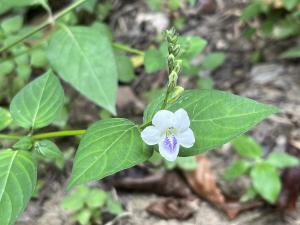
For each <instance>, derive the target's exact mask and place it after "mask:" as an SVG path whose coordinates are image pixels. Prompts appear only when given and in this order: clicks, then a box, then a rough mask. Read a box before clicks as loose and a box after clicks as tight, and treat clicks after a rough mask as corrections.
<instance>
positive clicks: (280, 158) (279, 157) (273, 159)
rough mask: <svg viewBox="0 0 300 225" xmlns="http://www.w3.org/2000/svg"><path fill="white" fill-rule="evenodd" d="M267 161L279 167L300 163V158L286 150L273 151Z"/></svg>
mask: <svg viewBox="0 0 300 225" xmlns="http://www.w3.org/2000/svg"><path fill="white" fill-rule="evenodd" d="M266 162H267V163H269V164H271V165H272V166H274V167H277V168H285V167H292V166H297V165H299V160H298V159H297V158H296V157H294V156H291V155H289V154H288V153H285V152H272V153H271V154H270V155H269V156H268V158H267V160H266Z"/></svg>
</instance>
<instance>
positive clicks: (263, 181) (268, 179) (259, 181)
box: [250, 163, 281, 203]
mask: <svg viewBox="0 0 300 225" xmlns="http://www.w3.org/2000/svg"><path fill="white" fill-rule="evenodd" d="M250 175H251V180H252V183H253V187H254V189H255V190H256V191H257V193H259V194H260V195H261V196H262V197H263V198H264V199H265V200H267V201H268V202H270V203H275V201H276V199H277V197H278V194H279V192H280V189H281V183H280V178H279V175H278V172H277V171H276V169H275V168H274V167H273V166H272V165H270V164H268V163H259V164H257V165H256V166H255V167H254V168H253V169H252V170H251V172H250Z"/></svg>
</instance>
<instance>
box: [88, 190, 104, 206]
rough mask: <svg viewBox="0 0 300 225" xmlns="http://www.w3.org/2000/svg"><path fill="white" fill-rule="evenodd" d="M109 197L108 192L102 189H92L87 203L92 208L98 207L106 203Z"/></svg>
mask: <svg viewBox="0 0 300 225" xmlns="http://www.w3.org/2000/svg"><path fill="white" fill-rule="evenodd" d="M106 199H107V194H106V193H105V191H103V190H101V189H92V190H90V191H89V193H88V195H87V198H86V204H87V205H88V206H89V207H91V208H97V207H101V206H103V205H104V203H105V201H106Z"/></svg>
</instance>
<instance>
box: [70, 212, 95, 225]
mask: <svg viewBox="0 0 300 225" xmlns="http://www.w3.org/2000/svg"><path fill="white" fill-rule="evenodd" d="M91 216H92V212H91V211H90V210H89V209H83V210H82V211H80V212H79V213H78V214H76V215H75V216H74V219H75V220H76V221H78V222H79V223H80V224H81V225H88V224H89V221H90V218H91Z"/></svg>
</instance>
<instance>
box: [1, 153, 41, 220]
mask: <svg viewBox="0 0 300 225" xmlns="http://www.w3.org/2000/svg"><path fill="white" fill-rule="evenodd" d="M0 168H1V169H0V221H1V225H12V224H14V223H15V222H16V220H17V218H18V217H19V216H20V214H21V213H22V212H23V211H24V209H25V207H26V205H27V203H28V202H29V200H30V198H31V196H32V194H33V193H34V189H35V186H36V177H37V169H36V164H35V161H34V160H33V159H32V157H31V154H30V153H28V152H26V151H12V150H4V151H0Z"/></svg>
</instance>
